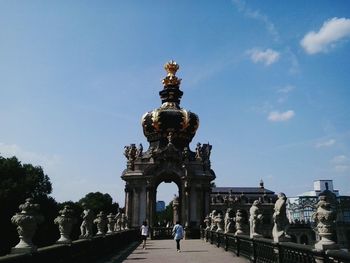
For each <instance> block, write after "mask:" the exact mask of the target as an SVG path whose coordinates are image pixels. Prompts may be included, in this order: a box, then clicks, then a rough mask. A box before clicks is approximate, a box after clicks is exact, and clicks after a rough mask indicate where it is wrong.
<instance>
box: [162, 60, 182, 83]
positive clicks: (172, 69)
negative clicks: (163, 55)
mask: <svg viewBox="0 0 350 263" xmlns="http://www.w3.org/2000/svg"><path fill="white" fill-rule="evenodd" d="M179 68H180V66H179V65H178V64H177V63H176V62H175V61H173V60H170V61H169V62H168V63H166V64H165V65H164V69H165V70H166V72H167V73H168V74H167V75H166V77H165V78H164V79H163V81H162V83H163V85H164V86H178V85H180V83H181V79H179V78H177V77H176V76H175V74H176V71H178V69H179Z"/></svg>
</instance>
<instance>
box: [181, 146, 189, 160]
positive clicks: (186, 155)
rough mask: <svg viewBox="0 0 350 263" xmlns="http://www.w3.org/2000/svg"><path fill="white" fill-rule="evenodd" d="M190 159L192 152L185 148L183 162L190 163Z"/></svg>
mask: <svg viewBox="0 0 350 263" xmlns="http://www.w3.org/2000/svg"><path fill="white" fill-rule="evenodd" d="M189 158H190V151H189V149H188V147H185V148H184V150H183V151H182V160H183V161H184V162H188V160H189Z"/></svg>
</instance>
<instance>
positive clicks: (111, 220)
mask: <svg viewBox="0 0 350 263" xmlns="http://www.w3.org/2000/svg"><path fill="white" fill-rule="evenodd" d="M107 221H108V224H107V228H108V231H107V234H112V233H113V232H114V229H115V223H116V221H115V216H114V215H113V214H112V213H109V215H108V216H107Z"/></svg>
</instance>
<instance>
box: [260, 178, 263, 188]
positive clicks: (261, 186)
mask: <svg viewBox="0 0 350 263" xmlns="http://www.w3.org/2000/svg"><path fill="white" fill-rule="evenodd" d="M260 188H264V181H263V180H262V179H260Z"/></svg>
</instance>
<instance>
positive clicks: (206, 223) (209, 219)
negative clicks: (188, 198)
mask: <svg viewBox="0 0 350 263" xmlns="http://www.w3.org/2000/svg"><path fill="white" fill-rule="evenodd" d="M210 216H211V214H209V215H208V216H206V217H205V219H204V223H205V230H210V223H211V218H210Z"/></svg>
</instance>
